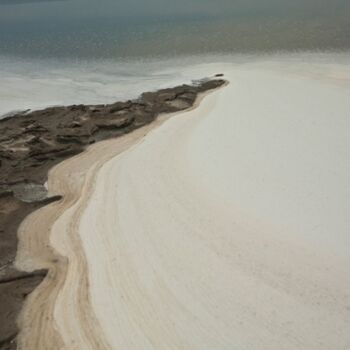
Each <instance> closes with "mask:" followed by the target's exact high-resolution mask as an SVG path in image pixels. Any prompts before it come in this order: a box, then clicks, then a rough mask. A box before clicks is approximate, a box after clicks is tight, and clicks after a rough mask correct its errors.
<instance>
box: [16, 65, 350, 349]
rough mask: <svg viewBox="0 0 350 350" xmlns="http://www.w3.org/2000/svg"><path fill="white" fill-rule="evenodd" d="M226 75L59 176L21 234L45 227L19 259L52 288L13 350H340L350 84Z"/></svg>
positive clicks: (348, 252) (349, 250)
mask: <svg viewBox="0 0 350 350" xmlns="http://www.w3.org/2000/svg"><path fill="white" fill-rule="evenodd" d="M224 68H225V69H226V70H227V76H228V78H229V80H230V81H231V84H230V85H229V86H228V87H226V88H225V89H222V90H219V91H216V92H214V93H213V94H211V95H209V96H208V97H206V98H205V99H204V100H203V101H202V103H201V104H200V106H199V107H198V108H197V109H195V110H193V111H191V112H189V113H184V114H179V115H177V116H176V118H172V119H169V120H167V122H165V123H164V124H162V125H161V126H160V127H158V128H156V129H153V130H152V131H151V132H150V133H149V134H148V135H147V137H145V138H142V141H141V142H138V143H137V144H136V145H135V146H133V147H131V148H129V146H130V144H132V143H134V142H135V139H136V140H140V139H141V137H142V132H143V131H139V132H140V133H141V134H140V135H137V134H133V135H134V136H133V138H134V140H132V141H131V143H130V140H129V139H127V140H125V143H124V144H122V145H121V144H120V143H119V142H115V141H109V142H106V143H101V144H99V145H96V146H94V147H92V148H91V149H90V150H89V152H86V153H84V154H83V155H81V156H78V157H75V158H72V159H71V160H69V161H67V162H64V163H62V164H61V165H60V166H58V167H56V168H55V170H54V172H53V173H52V174H51V176H50V183H49V188H50V189H51V191H52V192H53V193H57V192H58V193H63V194H66V197H65V200H64V202H63V203H62V202H61V203H56V204H54V205H53V206H51V207H50V208H49V207H48V208H44V209H42V211H45V210H46V211H47V214H46V212H44V213H43V212H42V211H41V213H40V212H37V213H36V215H37V216H35V215H34V216H31V217H30V218H28V221H27V222H26V223H25V224H24V225H23V226H22V232H21V234H22V235H25V234H26V232H25V231H26V229H27V227H28V229H29V231H30V232H32V231H33V227H38V226H37V225H41V223H42V220H43V218H44V217H47V218H48V219H49V220H50V222H51V223H52V224H53V226H52V230H51V236H50V235H47V233H45V234H44V236H45V237H48V236H50V241H49V242H48V241H46V242H45V241H42V240H41V239H42V237H34V236H33V237H32V238H31V239H22V240H21V241H22V242H23V243H22V244H23V246H22V247H21V254H20V255H19V264H20V266H27V268H28V269H30V268H33V267H43V265H45V264H46V265H45V266H47V265H49V266H56V265H57V266H59V267H57V269H56V270H55V269H53V270H52V271H53V273H55V274H59V275H60V276H62V278H61V279H60V278H57V276H56V275H54V276H52V277H53V279H54V280H55V283H54V284H52V283H50V281H46V282H45V283H47V285H51V286H48V288H46V286H45V285H43V286H41V287H40V288H39V289H38V290H37V291H36V292H35V293H34V294H33V296H31V297H30V301H29V303H28V307H27V309H26V311H25V313H24V316H23V324H24V325H25V328H24V333H23V336H22V341H23V343H22V348H23V349H55V348H64V349H109V348H110V349H133V350H139V349H142V350H147V349H198V350H199V349H200V350H203V349H208V350H212V349H216V350H223V349H227V350H232V349H239V350H253V349H257V350H261V349H266V350H275V349H276V350H283V349H286V350H291V349H293V350H294V349H308V350H313V349H314V350H323V349H324V350H329V349H336V350H347V349H349V347H350V294H349V290H350V272H349V266H350V236H349V234H348V233H349V232H350V225H349V221H348V215H347V211H348V209H347V208H349V205H350V195H349V194H350V193H349V186H348V178H349V176H350V171H349V170H350V169H349V163H348V159H349V157H350V154H349V149H350V147H349V138H348V135H347V133H348V130H349V127H350V125H349V123H350V120H349V118H348V111H349V110H350V99H349V91H350V90H349V84H348V82H344V81H342V82H341V84H338V81H336V79H334V78H332V79H329V78H328V77H327V76H326V75H324V76H323V75H322V74H318V75H317V77H314V76H310V75H309V74H304V73H303V72H302V70H303V69H305V67H302V68H300V70H301V72H300V71H291V70H290V69H288V65H287V67H286V68H283V67H281V66H280V65H279V66H278V67H277V68H276V67H274V66H273V64H264V65H259V64H255V65H250V66H247V67H243V68H241V67H239V68H229V67H228V65H226V66H224ZM346 69H347V68H346ZM306 70H307V67H306ZM326 71H328V70H327V67H326ZM346 72H347V73H348V70H347V71H346ZM318 73H319V72H318ZM321 73H322V72H321ZM117 145H118V146H117ZM116 147H117V148H116ZM123 150H125V151H124V152H122V151H123ZM90 152H92V153H90ZM92 160H94V161H92ZM52 209H54V210H52ZM46 215H47V216H46ZM44 227H46V226H44ZM37 232H41V231H40V230H37ZM42 244H44V245H47V244H49V245H50V246H51V247H52V253H53V255H50V254H48V250H47V249H44V248H45V247H43V246H42ZM33 252H34V254H33ZM42 252H46V253H45V255H43V254H42ZM26 253H27V254H26ZM28 254H29V255H30V256H29V257H28ZM56 254H58V255H59V256H61V258H60V261H52V256H55V255H56ZM33 256H35V257H36V259H35V260H33V261H32V263H31V264H30V262H31V260H30V259H29V258H30V257H33ZM61 260H62V261H63V263H61ZM59 269H65V271H64V272H61V271H58V270H59ZM45 288H46V289H45ZM33 319H34V323H33V326H30V325H31V322H33V321H32V320H33ZM29 320H30V321H29ZM54 335H55V336H56V337H57V338H56V339H57V340H56V339H55V338H51V336H54ZM59 341H60V343H59Z"/></svg>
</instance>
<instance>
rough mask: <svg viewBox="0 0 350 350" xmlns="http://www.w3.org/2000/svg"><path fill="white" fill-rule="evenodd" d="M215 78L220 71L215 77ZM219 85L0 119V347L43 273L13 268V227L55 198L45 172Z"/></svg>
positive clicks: (12, 344)
mask: <svg viewBox="0 0 350 350" xmlns="http://www.w3.org/2000/svg"><path fill="white" fill-rule="evenodd" d="M220 76H221V75H220ZM224 84H225V80H222V79H215V80H203V81H201V82H198V83H196V84H195V85H182V86H178V87H175V88H170V89H163V90H159V91H157V92H148V93H144V94H142V95H141V96H140V98H139V99H137V100H133V101H126V102H117V103H113V104H110V105H95V106H92V105H91V106H89V105H73V106H67V107H50V108H46V109H44V110H40V111H34V112H30V113H19V114H17V115H14V116H11V117H8V118H5V119H2V120H0V349H1V350H5V349H6V350H7V349H16V337H17V333H18V328H17V324H16V320H17V317H18V314H19V312H20V311H21V308H22V305H23V302H24V300H25V298H26V296H27V295H28V294H29V293H31V292H32V291H33V290H34V289H35V288H36V287H37V286H38V285H39V284H40V283H41V281H42V280H43V279H44V278H45V276H46V271H35V272H33V273H25V272H20V271H17V270H16V269H15V268H14V266H13V262H14V259H15V256H16V251H17V230H18V227H19V224H20V223H21V222H22V221H23V219H24V218H25V217H26V216H27V215H28V214H30V213H31V212H33V211H34V210H36V209H38V208H40V207H42V206H44V205H46V204H48V203H50V202H52V201H55V200H58V199H60V198H59V197H55V198H47V193H46V189H45V186H44V183H45V182H46V180H47V174H48V171H49V170H50V169H51V168H52V167H53V166H54V165H55V164H57V163H59V162H61V161H62V160H64V159H66V158H68V157H70V156H72V155H75V154H78V153H80V152H82V151H83V150H84V149H85V148H86V146H87V145H90V144H92V143H95V142H98V141H100V140H105V139H108V138H112V137H118V136H121V135H123V134H126V133H129V132H131V131H133V130H134V129H136V128H140V127H142V126H144V125H146V124H149V123H151V122H152V121H153V120H154V119H155V118H156V117H157V116H158V115H159V114H160V113H171V112H176V111H180V110H185V109H188V108H190V107H192V106H193V104H194V102H195V100H196V98H197V95H198V94H199V93H201V92H205V91H208V90H211V89H215V88H218V87H220V86H222V85H224Z"/></svg>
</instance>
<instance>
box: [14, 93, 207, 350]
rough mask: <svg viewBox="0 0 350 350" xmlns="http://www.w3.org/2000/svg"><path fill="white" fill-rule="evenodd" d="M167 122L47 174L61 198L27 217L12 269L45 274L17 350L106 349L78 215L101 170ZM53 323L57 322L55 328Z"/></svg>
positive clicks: (27, 309) (92, 149)
mask: <svg viewBox="0 0 350 350" xmlns="http://www.w3.org/2000/svg"><path fill="white" fill-rule="evenodd" d="M204 97H205V94H204V93H203V94H201V95H198V97H197V99H196V101H195V103H194V105H193V107H191V108H190V109H188V110H186V111H185V112H182V113H187V112H189V111H191V110H193V109H195V108H197V107H198V105H199V103H200V102H201V100H202V99H203V98H204ZM177 113H178V112H175V114H177ZM171 117H173V114H169V115H163V116H162V117H159V118H158V119H157V120H156V121H155V122H153V123H152V124H149V125H147V126H144V127H142V128H140V129H137V130H135V131H134V132H132V133H130V134H128V135H124V136H122V137H120V138H117V139H112V140H106V141H101V142H98V143H96V144H95V145H91V146H89V148H88V149H87V150H86V151H84V152H83V153H81V154H79V155H77V156H74V157H72V158H69V159H67V160H65V161H63V162H61V163H59V164H58V165H56V166H55V167H54V168H53V169H51V171H50V172H49V176H48V183H47V186H48V189H49V194H50V195H52V196H54V195H57V194H60V196H62V200H60V201H59V202H55V203H53V204H51V205H48V206H46V207H44V208H42V209H40V210H37V211H36V212H34V213H33V214H31V215H29V216H28V217H27V218H26V219H25V220H24V221H23V222H22V224H21V226H20V228H19V245H18V251H17V257H16V267H17V268H18V269H19V270H24V271H28V272H30V271H33V270H37V269H46V270H48V271H49V274H48V276H47V278H45V279H44V281H43V282H42V283H41V284H40V285H39V286H38V287H37V288H36V289H35V290H34V291H33V293H31V295H30V296H29V297H28V299H27V300H26V302H25V305H24V308H23V310H22V312H21V315H20V318H19V326H20V330H21V331H20V333H19V337H18V349H25V350H30V349H33V350H46V349H48V348H50V349H52V350H55V349H57V350H58V349H67V350H68V349H72V348H81V349H92V350H93V349H111V346H110V345H109V344H108V343H107V342H106V340H105V339H103V331H102V329H101V327H100V325H99V322H98V320H97V319H96V317H95V315H94V311H93V309H92V305H91V301H90V295H89V294H90V290H89V276H88V274H89V270H88V267H87V261H86V257H85V253H84V249H83V245H82V243H81V238H80V236H79V229H78V225H79V220H80V216H81V214H82V213H83V212H84V210H85V209H86V206H87V205H88V203H89V198H90V196H91V194H92V193H93V192H94V189H95V181H96V177H97V175H98V173H99V170H100V168H101V167H102V166H103V165H104V164H106V163H107V162H108V161H109V160H111V159H113V158H115V157H117V156H119V155H121V154H122V153H124V152H125V151H127V150H129V149H130V148H131V147H133V146H136V145H137V144H138V143H139V142H140V141H142V139H143V138H144V137H145V136H146V135H147V134H148V133H149V132H150V131H152V130H154V129H155V128H157V127H159V126H160V125H161V124H162V123H163V122H164V121H166V120H168V119H169V118H171ZM54 247H55V248H54ZM58 250H59V251H58ZM70 276H71V277H70ZM77 276H79V279H77ZM72 291H73V294H72V295H71V300H72V304H71V305H66V302H67V300H68V299H69V298H68V297H61V295H60V294H62V293H63V294H70V293H71V292H72ZM60 299H62V302H63V304H62V302H60ZM55 307H57V309H58V312H57V311H56V312H55ZM67 308H69V309H70V310H69V311H68V310H67ZM73 309H74V310H73ZM60 311H61V312H60ZM65 312H67V314H66V315H65V314H64V313H65ZM55 318H56V319H57V318H59V319H60V322H59V324H57V320H56V319H55ZM62 326H64V329H63V330H62V329H61V327H62ZM60 331H62V332H64V333H65V336H66V338H65V340H63V339H62V337H61V336H60V333H61V332H60ZM69 333H71V335H72V338H71V339H70V340H69V338H68V339H67V336H68V335H69ZM77 334H79V336H77ZM77 338H79V340H77Z"/></svg>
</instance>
